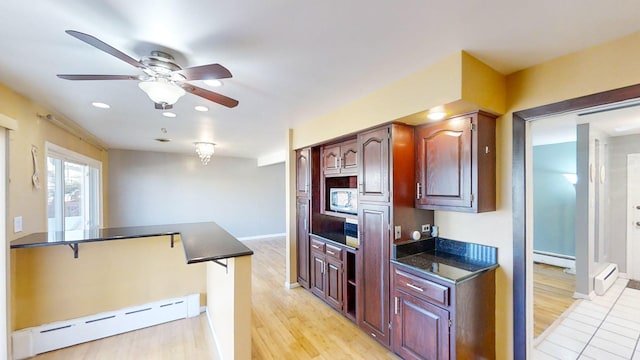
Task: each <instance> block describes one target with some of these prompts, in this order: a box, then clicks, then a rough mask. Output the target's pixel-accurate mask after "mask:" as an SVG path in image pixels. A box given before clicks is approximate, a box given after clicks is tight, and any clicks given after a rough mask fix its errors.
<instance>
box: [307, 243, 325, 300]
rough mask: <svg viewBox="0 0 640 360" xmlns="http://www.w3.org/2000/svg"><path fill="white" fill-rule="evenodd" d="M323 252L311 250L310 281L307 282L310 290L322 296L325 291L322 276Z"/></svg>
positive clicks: (323, 266)
mask: <svg viewBox="0 0 640 360" xmlns="http://www.w3.org/2000/svg"><path fill="white" fill-rule="evenodd" d="M324 268H325V261H324V253H320V252H317V251H312V252H311V283H310V284H309V285H310V286H309V287H310V288H311V292H313V293H314V294H316V295H318V296H320V297H322V298H324V296H325V293H324V289H325V277H324Z"/></svg>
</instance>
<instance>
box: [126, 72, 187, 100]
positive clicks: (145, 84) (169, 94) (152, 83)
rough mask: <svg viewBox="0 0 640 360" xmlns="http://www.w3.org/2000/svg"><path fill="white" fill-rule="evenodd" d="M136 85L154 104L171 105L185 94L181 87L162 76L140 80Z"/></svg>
mask: <svg viewBox="0 0 640 360" xmlns="http://www.w3.org/2000/svg"><path fill="white" fill-rule="evenodd" d="M138 87H140V89H142V91H144V92H145V93H146V94H147V96H149V99H151V101H153V102H154V103H156V104H166V105H173V104H175V103H176V102H177V101H178V99H180V98H181V97H182V96H183V95H184V94H185V91H184V89H183V88H181V87H180V86H178V85H176V84H174V83H172V82H170V81H167V79H163V78H155V79H151V80H147V81H142V82H140V83H138Z"/></svg>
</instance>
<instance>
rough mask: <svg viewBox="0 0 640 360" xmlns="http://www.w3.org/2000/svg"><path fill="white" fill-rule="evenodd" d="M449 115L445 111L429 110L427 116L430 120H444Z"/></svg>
mask: <svg viewBox="0 0 640 360" xmlns="http://www.w3.org/2000/svg"><path fill="white" fill-rule="evenodd" d="M446 116H447V113H446V112H444V111H429V113H428V114H427V117H428V118H429V119H430V120H442V119H444V118H445V117H446Z"/></svg>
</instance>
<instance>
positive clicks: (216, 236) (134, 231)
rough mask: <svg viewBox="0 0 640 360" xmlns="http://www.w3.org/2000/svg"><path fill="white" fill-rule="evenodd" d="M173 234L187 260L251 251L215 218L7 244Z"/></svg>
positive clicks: (69, 233) (70, 242) (31, 236)
mask: <svg viewBox="0 0 640 360" xmlns="http://www.w3.org/2000/svg"><path fill="white" fill-rule="evenodd" d="M173 235H180V239H181V240H182V247H183V249H184V253H185V257H186V261H187V263H188V264H192V263H197V262H203V261H211V260H221V259H226V258H231V257H238V256H245V255H252V254H253V251H252V250H251V249H249V248H248V247H247V246H246V245H244V244H243V243H241V242H240V241H238V239H236V238H235V237H234V236H233V235H231V234H229V233H228V232H227V231H226V230H224V229H223V228H222V227H220V226H219V225H218V224H216V223H215V222H204V223H191V224H172V225H150V226H130V227H119V228H103V229H93V230H79V231H57V232H41V233H33V234H29V235H27V236H24V237H21V238H18V239H16V240H13V241H11V248H12V249H20V248H31V247H42V246H56V245H74V246H77V244H82V243H88V242H97V241H113V240H126V239H135V238H142V237H152V236H173ZM76 249H77V248H76Z"/></svg>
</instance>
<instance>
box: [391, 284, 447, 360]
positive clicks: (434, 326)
mask: <svg viewBox="0 0 640 360" xmlns="http://www.w3.org/2000/svg"><path fill="white" fill-rule="evenodd" d="M394 301H395V304H394V305H395V306H394V309H395V311H394V321H393V326H394V330H393V333H394V339H393V344H394V345H393V350H394V352H395V353H396V354H398V355H400V356H401V357H402V358H403V359H416V360H417V359H421V360H426V359H428V360H435V359H440V360H443V359H446V360H448V359H449V312H448V311H447V310H444V309H442V308H439V307H437V306H435V305H432V304H430V303H429V302H427V301H424V300H422V299H420V298H417V297H414V296H412V295H409V294H406V293H404V292H402V291H398V290H396V291H395V292H394Z"/></svg>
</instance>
